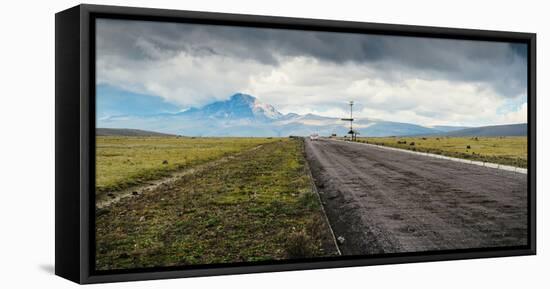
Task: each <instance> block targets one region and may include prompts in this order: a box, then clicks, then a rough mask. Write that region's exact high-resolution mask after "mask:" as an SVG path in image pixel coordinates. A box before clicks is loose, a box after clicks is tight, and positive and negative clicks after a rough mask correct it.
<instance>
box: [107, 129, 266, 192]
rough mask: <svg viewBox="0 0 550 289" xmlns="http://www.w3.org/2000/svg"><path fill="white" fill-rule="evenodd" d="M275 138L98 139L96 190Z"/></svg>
mask: <svg viewBox="0 0 550 289" xmlns="http://www.w3.org/2000/svg"><path fill="white" fill-rule="evenodd" d="M271 141H273V139H267V138H188V137H181V138H180V137H118V136H98V137H97V138H96V192H97V194H98V196H99V197H102V196H103V195H104V193H106V192H109V191H117V190H121V189H124V188H127V187H130V186H134V185H138V184H141V183H144V182H146V181H149V180H154V179H158V178H161V177H165V176H168V175H169V173H170V172H173V171H176V170H179V169H183V168H186V167H191V166H194V165H197V164H201V163H205V162H208V161H211V160H215V159H219V158H221V157H223V156H227V155H232V154H235V153H238V152H241V151H244V150H247V149H251V148H253V147H255V146H258V145H260V144H263V143H268V142H271Z"/></svg>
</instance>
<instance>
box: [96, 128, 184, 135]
mask: <svg viewBox="0 0 550 289" xmlns="http://www.w3.org/2000/svg"><path fill="white" fill-rule="evenodd" d="M95 135H96V136H174V135H172V134H166V133H160V132H155V131H147V130H141V129H129V128H96V130H95Z"/></svg>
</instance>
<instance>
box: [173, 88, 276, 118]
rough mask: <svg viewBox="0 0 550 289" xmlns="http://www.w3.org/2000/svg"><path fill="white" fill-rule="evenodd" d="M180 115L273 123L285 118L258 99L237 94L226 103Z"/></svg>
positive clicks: (213, 104)
mask: <svg viewBox="0 0 550 289" xmlns="http://www.w3.org/2000/svg"><path fill="white" fill-rule="evenodd" d="M180 115H182V116H192V117H201V118H205V119H207V118H214V119H218V120H227V121H231V120H256V121H271V120H276V119H279V118H280V117H282V116H283V114H281V113H280V112H279V111H277V110H276V109H275V108H274V107H273V106H271V105H270V104H265V103H262V102H261V101H259V100H258V99H257V98H255V97H253V96H251V95H248V94H243V93H236V94H234V95H232V96H231V97H230V98H229V99H228V100H225V101H217V102H213V103H211V104H208V105H206V106H204V107H201V108H192V109H189V110H187V111H185V112H181V113H180Z"/></svg>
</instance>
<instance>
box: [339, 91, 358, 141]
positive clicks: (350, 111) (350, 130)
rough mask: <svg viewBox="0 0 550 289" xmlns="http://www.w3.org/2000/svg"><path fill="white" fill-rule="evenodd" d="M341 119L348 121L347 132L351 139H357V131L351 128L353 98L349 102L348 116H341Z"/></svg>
mask: <svg viewBox="0 0 550 289" xmlns="http://www.w3.org/2000/svg"><path fill="white" fill-rule="evenodd" d="M342 120H343V121H349V132H348V134H350V135H351V140H352V141H355V140H357V133H356V132H355V131H354V130H353V100H351V101H350V102H349V118H342Z"/></svg>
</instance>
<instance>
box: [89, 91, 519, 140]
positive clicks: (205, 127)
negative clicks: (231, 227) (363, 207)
mask: <svg viewBox="0 0 550 289" xmlns="http://www.w3.org/2000/svg"><path fill="white" fill-rule="evenodd" d="M353 125H354V129H355V130H357V131H358V132H359V133H360V135H363V136H409V135H447V134H449V135H451V134H456V135H461V131H464V130H466V132H467V130H471V129H473V128H468V127H460V126H433V127H426V126H420V125H416V124H411V123H402V122H392V121H385V120H377V119H369V118H357V119H355V121H354V123H353ZM522 125H523V126H525V128H526V124H521V125H520V126H522ZM97 126H98V127H103V128H127V129H141V130H149V131H157V132H162V133H167V134H177V135H186V136H242V137H269V136H274V137H275V136H289V135H298V136H306V135H310V134H312V133H317V134H319V135H331V134H337V135H340V136H341V135H345V134H346V133H347V132H348V131H349V123H348V122H345V121H342V120H341V119H340V118H334V117H326V116H320V115H315V114H305V115H300V114H296V113H288V114H283V113H281V112H279V111H277V109H275V108H274V107H273V106H272V105H270V104H266V103H262V102H261V101H259V100H258V99H257V98H255V97H254V96H251V95H247V94H243V93H236V94H234V95H232V96H231V97H230V98H229V99H227V100H224V101H216V102H213V103H210V104H208V105H205V106H203V107H200V108H190V109H188V110H185V111H181V112H175V113H157V114H147V115H128V114H126V115H117V116H109V117H105V118H101V119H98V122H97ZM520 131H521V129H515V130H514V133H518V132H520ZM476 132H477V133H480V132H481V133H487V131H484V130H479V128H478V130H477V131H476V130H474V131H472V133H476ZM499 133H503V134H501V135H507V134H506V129H505V128H500V132H499ZM472 135H475V134H472Z"/></svg>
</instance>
